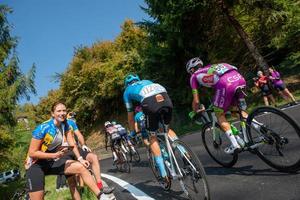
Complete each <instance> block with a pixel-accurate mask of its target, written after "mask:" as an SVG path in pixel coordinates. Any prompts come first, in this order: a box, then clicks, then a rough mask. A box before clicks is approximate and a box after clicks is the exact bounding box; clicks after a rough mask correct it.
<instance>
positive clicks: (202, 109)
mask: <svg viewBox="0 0 300 200" xmlns="http://www.w3.org/2000/svg"><path fill="white" fill-rule="evenodd" d="M204 111H205V106H204V105H203V104H201V105H200V106H199V109H198V110H196V113H200V112H204Z"/></svg>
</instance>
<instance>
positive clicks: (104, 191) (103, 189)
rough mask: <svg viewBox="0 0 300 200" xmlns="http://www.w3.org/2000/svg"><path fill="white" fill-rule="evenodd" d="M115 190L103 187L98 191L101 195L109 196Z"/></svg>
mask: <svg viewBox="0 0 300 200" xmlns="http://www.w3.org/2000/svg"><path fill="white" fill-rule="evenodd" d="M114 190H115V187H108V186H103V187H102V189H100V191H101V193H103V194H110V193H112V192H113V191H114Z"/></svg>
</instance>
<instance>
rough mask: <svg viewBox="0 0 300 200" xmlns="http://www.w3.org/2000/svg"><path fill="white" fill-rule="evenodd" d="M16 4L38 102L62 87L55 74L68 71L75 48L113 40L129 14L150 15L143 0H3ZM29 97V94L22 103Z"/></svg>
mask: <svg viewBox="0 0 300 200" xmlns="http://www.w3.org/2000/svg"><path fill="white" fill-rule="evenodd" d="M1 4H5V5H7V6H9V7H10V8H12V9H13V13H12V14H9V15H8V21H9V23H10V24H11V25H13V29H12V31H11V34H12V35H13V36H17V37H18V38H19V43H18V46H17V53H18V57H19V59H20V68H21V70H22V71H23V72H24V73H27V72H28V71H29V69H30V67H31V66H32V64H33V63H35V64H36V67H37V71H36V79H35V82H36V89H37V95H36V96H34V95H31V99H30V102H32V103H34V104H36V103H38V101H39V98H40V97H42V96H46V95H47V93H48V91H49V90H50V89H56V88H58V87H59V83H54V82H52V81H51V80H52V78H51V76H53V75H54V74H55V73H56V72H58V73H61V72H63V71H65V69H66V68H67V66H68V64H69V63H70V61H71V59H72V57H73V53H74V47H77V46H80V45H84V46H91V45H92V44H93V43H94V42H96V41H104V40H114V39H115V37H116V36H118V35H119V33H120V31H121V28H120V26H121V25H122V24H123V22H124V21H125V20H126V19H132V20H133V21H135V22H139V21H142V20H144V19H149V17H148V15H147V14H146V13H144V12H143V11H142V9H140V7H139V6H145V4H144V2H143V1H142V0H2V1H1ZM25 102H27V101H26V100H25V99H23V100H21V101H20V103H21V104H22V103H25Z"/></svg>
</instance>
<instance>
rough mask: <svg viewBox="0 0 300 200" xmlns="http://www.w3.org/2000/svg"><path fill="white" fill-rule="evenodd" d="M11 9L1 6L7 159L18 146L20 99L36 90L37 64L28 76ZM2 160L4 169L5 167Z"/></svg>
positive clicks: (0, 98) (2, 142)
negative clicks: (10, 21) (15, 136)
mask: <svg viewBox="0 0 300 200" xmlns="http://www.w3.org/2000/svg"><path fill="white" fill-rule="evenodd" d="M11 12H12V11H11V9H9V8H8V7H6V6H3V5H0V159H1V160H6V161H10V162H7V163H11V160H9V159H7V158H9V157H10V156H8V154H9V153H8V148H9V147H11V146H13V145H14V142H13V141H14V140H13V136H12V135H13V134H14V127H15V126H16V119H15V114H14V111H15V109H16V105H17V103H18V100H19V99H20V98H29V93H35V88H34V77H35V66H34V65H33V67H32V68H31V70H30V71H29V73H28V74H27V75H25V74H23V73H22V72H21V70H20V68H19V66H18V65H19V61H18V58H17V55H16V53H15V47H16V45H17V40H16V38H14V37H12V36H11V35H10V25H9V24H8V21H7V19H6V16H7V14H8V13H11ZM5 167H6V166H5V165H4V163H2V162H1V165H0V169H3V168H5Z"/></svg>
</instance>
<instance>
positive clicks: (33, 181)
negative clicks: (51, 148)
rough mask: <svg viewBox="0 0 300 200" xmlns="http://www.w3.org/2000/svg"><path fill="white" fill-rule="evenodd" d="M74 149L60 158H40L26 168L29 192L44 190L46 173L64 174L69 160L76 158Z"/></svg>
mask: <svg viewBox="0 0 300 200" xmlns="http://www.w3.org/2000/svg"><path fill="white" fill-rule="evenodd" d="M74 159H75V154H74V153H73V151H70V152H68V153H67V154H66V155H64V156H63V157H61V158H60V159H59V160H57V161H54V160H38V161H37V162H36V163H34V164H33V165H31V166H30V167H29V169H27V170H26V187H27V189H28V191H29V192H36V191H41V190H44V186H45V175H63V174H64V171H65V164H66V161H67V160H74Z"/></svg>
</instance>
